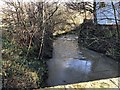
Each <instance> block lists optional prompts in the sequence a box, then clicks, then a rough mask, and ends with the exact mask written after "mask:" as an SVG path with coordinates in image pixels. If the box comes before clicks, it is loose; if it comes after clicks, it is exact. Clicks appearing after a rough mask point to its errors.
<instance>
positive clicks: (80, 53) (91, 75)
mask: <svg viewBox="0 0 120 90" xmlns="http://www.w3.org/2000/svg"><path fill="white" fill-rule="evenodd" d="M77 38H78V37H77V36H76V35H64V36H61V37H58V38H57V39H56V40H55V41H54V43H53V47H54V49H53V58H52V59H50V60H49V61H48V62H47V64H48V71H49V72H48V80H47V83H48V86H56V85H65V84H73V83H79V82H85V81H91V80H99V79H103V78H110V77H117V76H119V75H118V64H119V63H118V62H116V61H114V60H112V59H111V58H108V57H106V56H105V55H103V54H101V53H97V52H95V51H92V50H89V49H87V48H83V47H78V41H77Z"/></svg>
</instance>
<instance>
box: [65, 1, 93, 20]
mask: <svg viewBox="0 0 120 90" xmlns="http://www.w3.org/2000/svg"><path fill="white" fill-rule="evenodd" d="M66 6H67V7H68V8H70V9H72V10H76V11H78V12H80V14H83V13H84V15H85V19H86V17H87V16H86V12H87V11H88V12H90V13H93V4H92V3H91V2H83V1H82V0H81V1H79V2H73V1H70V2H67V3H66Z"/></svg>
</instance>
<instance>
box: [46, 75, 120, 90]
mask: <svg viewBox="0 0 120 90" xmlns="http://www.w3.org/2000/svg"><path fill="white" fill-rule="evenodd" d="M53 88H64V89H67V88H74V89H77V88H118V89H119V88H120V77H117V78H109V79H102V80H96V81H89V82H83V83H77V84H69V85H60V86H54V87H49V88H46V89H53Z"/></svg>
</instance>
